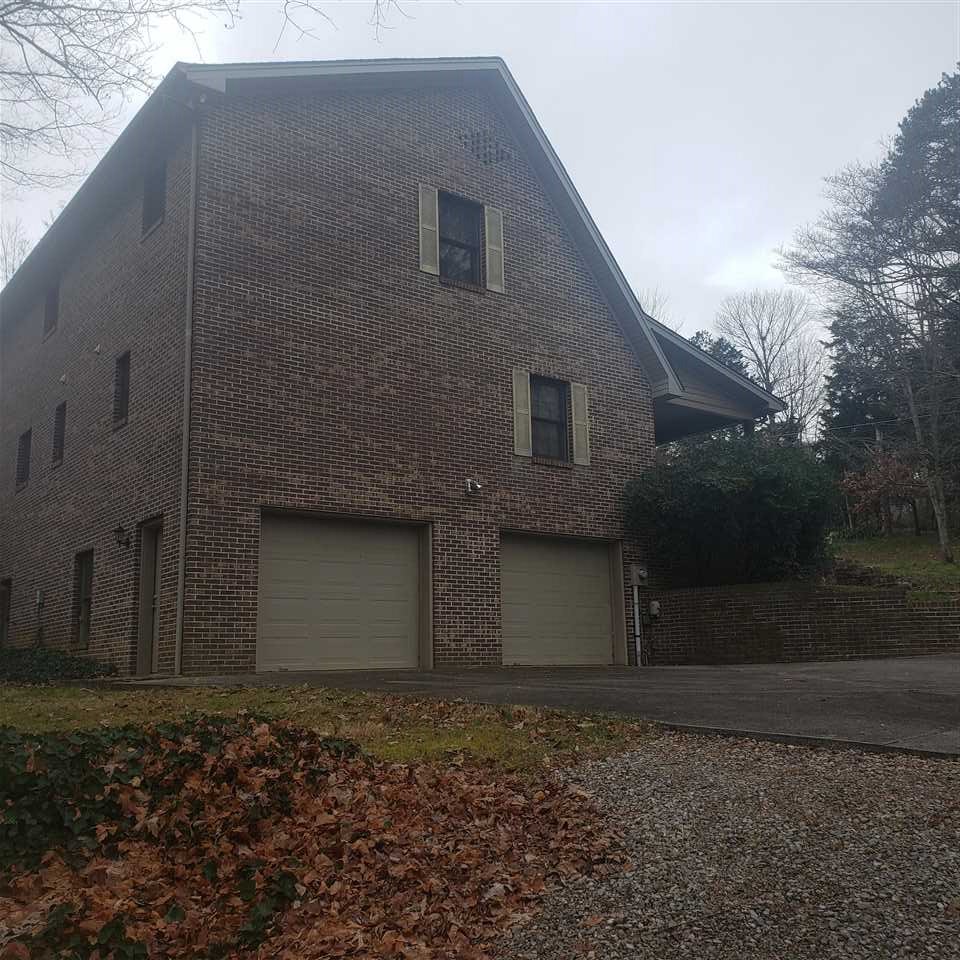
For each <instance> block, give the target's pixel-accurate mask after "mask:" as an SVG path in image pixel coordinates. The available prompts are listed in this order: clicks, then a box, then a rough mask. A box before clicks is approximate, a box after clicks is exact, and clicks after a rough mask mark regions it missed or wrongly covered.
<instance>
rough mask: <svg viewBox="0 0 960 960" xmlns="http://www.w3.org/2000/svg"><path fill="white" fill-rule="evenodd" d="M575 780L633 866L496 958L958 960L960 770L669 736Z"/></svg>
mask: <svg viewBox="0 0 960 960" xmlns="http://www.w3.org/2000/svg"><path fill="white" fill-rule="evenodd" d="M563 776H564V778H565V779H567V780H569V781H571V782H573V783H576V784H577V785H579V786H580V787H581V788H582V789H584V790H586V791H588V792H589V793H591V794H592V795H593V796H594V798H595V800H596V802H597V804H598V806H599V807H600V809H601V810H603V811H605V812H607V813H608V814H609V816H610V817H611V818H612V819H613V821H614V822H615V823H616V825H617V827H618V829H619V830H620V832H621V833H622V834H623V836H624V840H625V843H626V845H627V848H628V850H629V851H630V856H631V860H632V866H631V868H630V869H629V870H628V872H626V873H621V874H617V875H614V876H612V877H606V878H603V879H600V880H580V881H577V882H575V883H572V884H570V885H568V886H566V887H564V888H561V889H559V890H557V891H554V892H553V893H551V894H549V895H548V896H547V897H546V898H545V899H544V901H543V904H542V909H541V912H540V913H538V914H537V915H536V916H535V917H534V918H533V919H532V920H530V921H528V922H526V923H523V924H522V925H518V926H516V927H514V928H513V929H512V930H511V932H510V933H509V934H508V935H506V937H504V938H503V939H502V940H501V941H500V942H499V943H498V944H497V947H496V950H495V956H496V957H498V958H503V960H506V958H514V960H571V958H577V957H587V958H596V960H619V958H626V957H629V958H650V960H671V958H696V960H710V958H724V960H726V958H730V960H734V958H735V960H752V958H757V960H759V958H763V960H803V958H810V960H833V958H836V960H856V958H870V960H879V958H883V960H888V958H890V960H894V958H901V957H910V958H918V957H922V958H936V960H952V958H960V761H952V760H934V759H923V758H919V757H912V756H905V755H898V754H885V755H877V754H863V753H858V752H855V751H842V752H840V751H830V750H816V749H811V748H809V747H799V746H788V745H784V744H773V743H758V742H754V741H747V740H728V739H723V738H711V737H695V736H689V735H682V734H670V733H668V734H664V735H663V736H662V737H660V738H658V739H656V740H653V741H651V742H650V743H649V744H647V745H645V746H644V747H643V748H642V749H640V750H637V751H636V752H632V753H629V754H625V755H621V756H618V757H614V758H611V759H608V760H604V761H598V762H594V763H589V764H586V765H584V766H582V767H579V768H576V769H573V770H570V771H567V772H566V773H564V774H563Z"/></svg>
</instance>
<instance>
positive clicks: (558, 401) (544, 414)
mask: <svg viewBox="0 0 960 960" xmlns="http://www.w3.org/2000/svg"><path fill="white" fill-rule="evenodd" d="M569 413H570V395H569V385H568V384H567V383H566V381H564V380H553V379H551V378H549V377H531V378H530V422H531V427H532V431H531V432H532V446H533V455H534V456H535V457H549V458H550V459H552V460H569V459H570V454H569V448H570V445H569V443H568V440H567V438H568V435H569V432H570V416H569Z"/></svg>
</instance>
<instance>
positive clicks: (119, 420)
mask: <svg viewBox="0 0 960 960" xmlns="http://www.w3.org/2000/svg"><path fill="white" fill-rule="evenodd" d="M129 407H130V352H129V351H127V352H126V353H124V354H121V356H119V357H117V364H116V369H115V371H114V377H113V425H114V427H122V426H123V425H124V424H125V423H126V422H127V410H128V409H129Z"/></svg>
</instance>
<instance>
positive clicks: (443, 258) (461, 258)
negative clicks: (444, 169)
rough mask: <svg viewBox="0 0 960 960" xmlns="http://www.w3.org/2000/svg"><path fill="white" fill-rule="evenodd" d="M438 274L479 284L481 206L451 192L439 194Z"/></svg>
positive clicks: (449, 278) (463, 281)
mask: <svg viewBox="0 0 960 960" xmlns="http://www.w3.org/2000/svg"><path fill="white" fill-rule="evenodd" d="M437 199H438V205H439V208H440V211H439V213H440V215H439V221H440V276H441V277H446V278H447V279H448V280H459V281H461V282H462V283H472V284H474V285H476V286H480V253H481V248H482V243H481V241H482V233H483V231H482V227H481V224H482V223H483V207H482V206H481V205H480V204H479V203H472V202H471V201H469V200H464V199H462V198H461V197H455V196H453V194H450V193H439V194H438V197H437Z"/></svg>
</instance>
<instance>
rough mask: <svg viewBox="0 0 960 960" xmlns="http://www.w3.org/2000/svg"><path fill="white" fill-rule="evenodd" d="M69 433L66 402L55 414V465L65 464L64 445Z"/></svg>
mask: <svg viewBox="0 0 960 960" xmlns="http://www.w3.org/2000/svg"><path fill="white" fill-rule="evenodd" d="M66 433H67V402H66V400H64V402H63V403H61V404H60V405H59V406H58V407H57V409H56V411H55V412H54V414H53V465H54V466H55V467H56V466H59V465H60V464H61V463H63V444H64V440H65V438H66Z"/></svg>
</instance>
